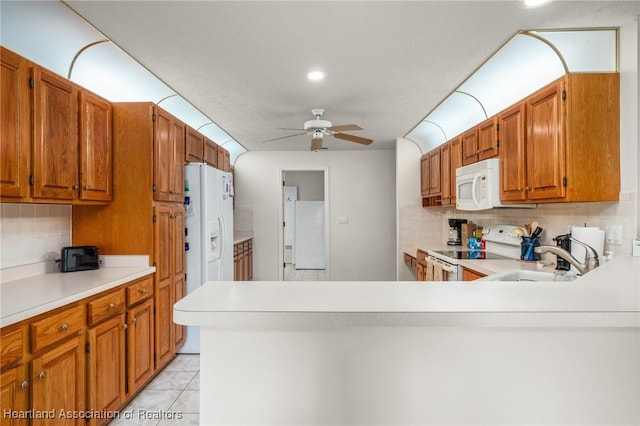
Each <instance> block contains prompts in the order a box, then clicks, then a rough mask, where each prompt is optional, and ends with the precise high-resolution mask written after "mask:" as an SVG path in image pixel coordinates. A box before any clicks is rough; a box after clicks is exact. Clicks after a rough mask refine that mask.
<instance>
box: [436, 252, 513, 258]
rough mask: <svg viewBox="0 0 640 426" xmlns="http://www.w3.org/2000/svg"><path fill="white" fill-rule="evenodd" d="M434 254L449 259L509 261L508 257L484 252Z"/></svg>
mask: <svg viewBox="0 0 640 426" xmlns="http://www.w3.org/2000/svg"><path fill="white" fill-rule="evenodd" d="M435 253H438V254H440V255H442V256H446V257H450V258H452V259H465V260H468V259H471V260H473V259H478V260H480V259H482V260H487V259H489V260H502V259H505V260H508V259H511V258H510V257H507V256H502V255H499V254H495V253H490V252H487V251H484V250H465V251H462V250H445V251H436V252H435Z"/></svg>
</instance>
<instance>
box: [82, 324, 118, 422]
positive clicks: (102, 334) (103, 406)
mask: <svg viewBox="0 0 640 426" xmlns="http://www.w3.org/2000/svg"><path fill="white" fill-rule="evenodd" d="M124 324H125V319H124V314H121V315H118V316H117V317H114V318H111V319H110V320H108V321H105V322H103V323H102V324H100V325H98V326H97V327H94V328H91V329H89V330H88V332H87V337H88V356H87V387H88V389H87V396H88V399H89V401H88V407H89V409H90V410H96V411H101V410H117V409H118V408H120V406H121V405H122V403H123V402H124V398H125V385H126V383H125V362H126V358H125V326H124ZM93 424H97V423H95V422H93Z"/></svg>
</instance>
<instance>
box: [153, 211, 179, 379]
mask: <svg viewBox="0 0 640 426" xmlns="http://www.w3.org/2000/svg"><path fill="white" fill-rule="evenodd" d="M154 211H155V213H154V215H155V218H156V223H155V229H154V256H155V264H156V273H155V279H156V282H155V289H154V299H155V317H154V326H155V362H156V364H155V368H156V369H157V368H159V367H161V366H163V365H164V364H166V363H167V362H168V361H169V360H170V359H171V356H172V349H173V343H172V342H173V324H172V322H171V310H172V305H171V301H172V300H173V278H174V275H173V272H172V269H171V259H172V252H173V251H174V250H175V245H174V243H173V242H172V239H171V238H172V234H173V230H172V226H173V218H172V215H173V206H167V205H156V206H155V207H154Z"/></svg>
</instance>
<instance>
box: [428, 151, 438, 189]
mask: <svg viewBox="0 0 640 426" xmlns="http://www.w3.org/2000/svg"><path fill="white" fill-rule="evenodd" d="M440 178H441V176H440V149H438V148H436V149H434V150H433V151H431V152H430V153H429V194H430V195H434V194H440V191H441V187H440Z"/></svg>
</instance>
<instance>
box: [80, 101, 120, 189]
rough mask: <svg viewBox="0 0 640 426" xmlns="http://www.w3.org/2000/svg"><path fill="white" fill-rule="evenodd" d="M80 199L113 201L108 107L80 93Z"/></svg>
mask: <svg viewBox="0 0 640 426" xmlns="http://www.w3.org/2000/svg"><path fill="white" fill-rule="evenodd" d="M80 126H81V128H80V199H81V200H98V201H110V200H111V199H112V198H113V191H112V186H113V137H112V134H111V132H112V130H111V129H112V109H111V104H110V103H109V102H108V101H106V100H104V99H102V98H101V97H99V96H97V95H94V94H93V93H91V92H88V91H86V90H81V91H80Z"/></svg>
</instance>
